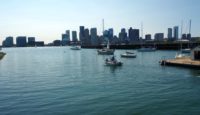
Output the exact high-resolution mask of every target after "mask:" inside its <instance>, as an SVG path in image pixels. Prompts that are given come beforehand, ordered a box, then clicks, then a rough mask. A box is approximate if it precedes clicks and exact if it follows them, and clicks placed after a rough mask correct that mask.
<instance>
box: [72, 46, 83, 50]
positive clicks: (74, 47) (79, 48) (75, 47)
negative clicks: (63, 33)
mask: <svg viewBox="0 0 200 115" xmlns="http://www.w3.org/2000/svg"><path fill="white" fill-rule="evenodd" d="M71 50H81V47H80V46H73V47H71Z"/></svg>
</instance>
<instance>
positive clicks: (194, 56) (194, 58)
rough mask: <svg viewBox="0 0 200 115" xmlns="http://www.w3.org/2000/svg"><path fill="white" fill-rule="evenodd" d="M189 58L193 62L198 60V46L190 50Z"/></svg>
mask: <svg viewBox="0 0 200 115" xmlns="http://www.w3.org/2000/svg"><path fill="white" fill-rule="evenodd" d="M191 57H192V59H193V60H200V46H198V47H196V48H194V49H193V50H192V53H191Z"/></svg>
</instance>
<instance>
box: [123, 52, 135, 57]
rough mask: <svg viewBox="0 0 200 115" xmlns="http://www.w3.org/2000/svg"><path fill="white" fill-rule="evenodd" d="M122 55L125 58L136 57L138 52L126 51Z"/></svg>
mask: <svg viewBox="0 0 200 115" xmlns="http://www.w3.org/2000/svg"><path fill="white" fill-rule="evenodd" d="M121 57H124V58H136V54H135V53H133V52H126V53H124V54H121Z"/></svg>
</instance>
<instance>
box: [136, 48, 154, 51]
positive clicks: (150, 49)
mask: <svg viewBox="0 0 200 115" xmlns="http://www.w3.org/2000/svg"><path fill="white" fill-rule="evenodd" d="M154 51H156V48H154V47H142V48H140V49H138V52H154Z"/></svg>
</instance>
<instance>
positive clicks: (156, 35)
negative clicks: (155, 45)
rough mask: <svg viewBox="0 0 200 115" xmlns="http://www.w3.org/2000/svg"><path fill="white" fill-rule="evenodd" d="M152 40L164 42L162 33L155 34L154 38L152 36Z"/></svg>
mask: <svg viewBox="0 0 200 115" xmlns="http://www.w3.org/2000/svg"><path fill="white" fill-rule="evenodd" d="M154 40H156V41H163V40H164V33H156V34H155V36H154Z"/></svg>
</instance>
